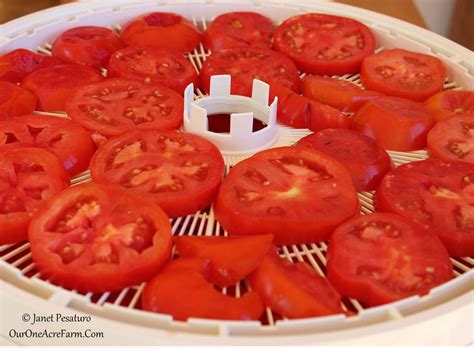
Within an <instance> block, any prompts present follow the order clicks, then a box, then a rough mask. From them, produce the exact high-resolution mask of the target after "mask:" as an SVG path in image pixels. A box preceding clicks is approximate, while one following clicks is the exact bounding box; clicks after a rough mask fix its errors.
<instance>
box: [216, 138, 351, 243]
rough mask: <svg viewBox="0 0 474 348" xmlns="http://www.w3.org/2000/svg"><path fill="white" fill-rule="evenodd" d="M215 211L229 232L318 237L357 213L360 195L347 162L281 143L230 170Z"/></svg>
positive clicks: (294, 239) (286, 238)
mask: <svg viewBox="0 0 474 348" xmlns="http://www.w3.org/2000/svg"><path fill="white" fill-rule="evenodd" d="M214 213H215V215H216V218H217V220H218V221H219V222H220V224H221V226H222V227H223V228H224V229H225V230H227V231H228V232H229V234H231V235H254V234H266V233H271V234H273V235H274V241H275V243H277V244H297V243H314V242H318V241H323V240H327V239H328V238H329V236H330V235H331V232H332V230H333V229H334V228H335V227H336V226H337V225H339V224H340V223H341V222H343V221H345V220H347V219H349V218H351V217H353V216H354V215H357V214H359V200H358V198H357V193H356V191H355V188H354V184H353V183H352V179H351V177H350V175H349V173H348V172H347V170H346V168H344V166H343V165H342V164H341V163H339V162H338V161H336V160H335V159H333V158H332V157H330V156H328V155H325V154H323V153H321V152H318V151H314V150H310V149H306V148H302V147H294V146H293V147H279V148H273V149H269V150H265V151H262V152H259V153H257V154H255V155H253V156H252V157H250V158H248V159H245V160H243V161H241V162H239V163H237V165H235V166H234V167H233V168H232V169H231V170H230V172H229V174H228V175H227V176H226V177H225V179H224V181H223V182H222V185H221V188H220V190H219V193H218V195H217V198H216V201H215V202H214Z"/></svg>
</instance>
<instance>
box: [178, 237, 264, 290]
mask: <svg viewBox="0 0 474 348" xmlns="http://www.w3.org/2000/svg"><path fill="white" fill-rule="evenodd" d="M272 241H273V236H272V235H271V234H263V235H257V236H247V237H191V236H181V237H175V238H174V242H175V245H176V250H177V251H178V253H179V255H180V256H181V257H186V258H188V257H199V258H203V259H208V260H209V261H211V263H210V267H209V275H208V277H209V280H210V281H211V282H212V283H213V284H217V285H218V286H221V287H226V286H229V285H234V284H236V283H238V282H239V281H241V280H242V279H244V278H245V277H247V276H248V275H249V274H250V273H251V272H253V271H255V269H256V268H257V267H258V266H259V265H260V263H261V262H262V259H263V257H264V256H265V254H266V253H267V252H268V250H269V248H270V246H271V245H272Z"/></svg>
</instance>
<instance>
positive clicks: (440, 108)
mask: <svg viewBox="0 0 474 348" xmlns="http://www.w3.org/2000/svg"><path fill="white" fill-rule="evenodd" d="M424 104H425V108H426V110H428V112H429V113H430V114H431V116H433V119H434V120H435V121H436V122H438V121H441V120H443V119H445V118H448V117H451V116H461V115H465V116H474V92H472V91H443V92H439V93H436V94H435V95H433V96H431V97H429V98H428V99H427V100H425V103H424Z"/></svg>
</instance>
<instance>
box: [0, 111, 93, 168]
mask: <svg viewBox="0 0 474 348" xmlns="http://www.w3.org/2000/svg"><path fill="white" fill-rule="evenodd" d="M12 144H21V145H22V146H25V145H26V146H31V147H41V148H45V149H47V150H49V151H51V152H52V153H53V154H54V155H56V157H58V159H59V160H60V161H61V163H63V165H64V168H65V169H66V170H67V171H68V173H69V174H70V175H71V176H73V175H75V174H77V173H80V172H82V171H84V170H86V169H87V168H88V167H89V160H90V159H91V157H92V155H93V154H94V152H95V146H94V143H93V141H92V139H91V137H90V135H89V133H88V132H87V131H86V130H85V129H84V128H82V127H81V126H80V125H78V124H77V123H75V122H73V121H71V120H68V119H64V118H59V117H53V116H39V115H29V116H20V117H15V118H14V119H11V120H7V121H0V149H1V148H2V147H5V146H11V145H12Z"/></svg>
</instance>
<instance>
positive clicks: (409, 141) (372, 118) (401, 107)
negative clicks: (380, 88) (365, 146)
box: [352, 97, 433, 151]
mask: <svg viewBox="0 0 474 348" xmlns="http://www.w3.org/2000/svg"><path fill="white" fill-rule="evenodd" d="M432 127H433V119H432V117H431V115H430V114H429V113H428V111H426V109H425V108H424V106H423V104H421V103H415V102H413V101H411V100H406V99H402V98H396V97H379V98H376V99H374V100H371V101H369V102H367V103H365V104H364V105H363V106H362V107H361V108H360V109H359V111H357V112H356V113H355V114H354V117H353V118H352V128H353V129H354V130H355V131H358V132H361V133H363V134H365V135H367V136H368V137H371V138H372V139H375V140H376V141H377V143H379V144H380V145H381V146H383V147H384V148H385V149H387V150H395V151H413V150H420V149H423V148H425V147H426V136H427V135H428V132H429V131H430V129H431V128H432Z"/></svg>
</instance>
